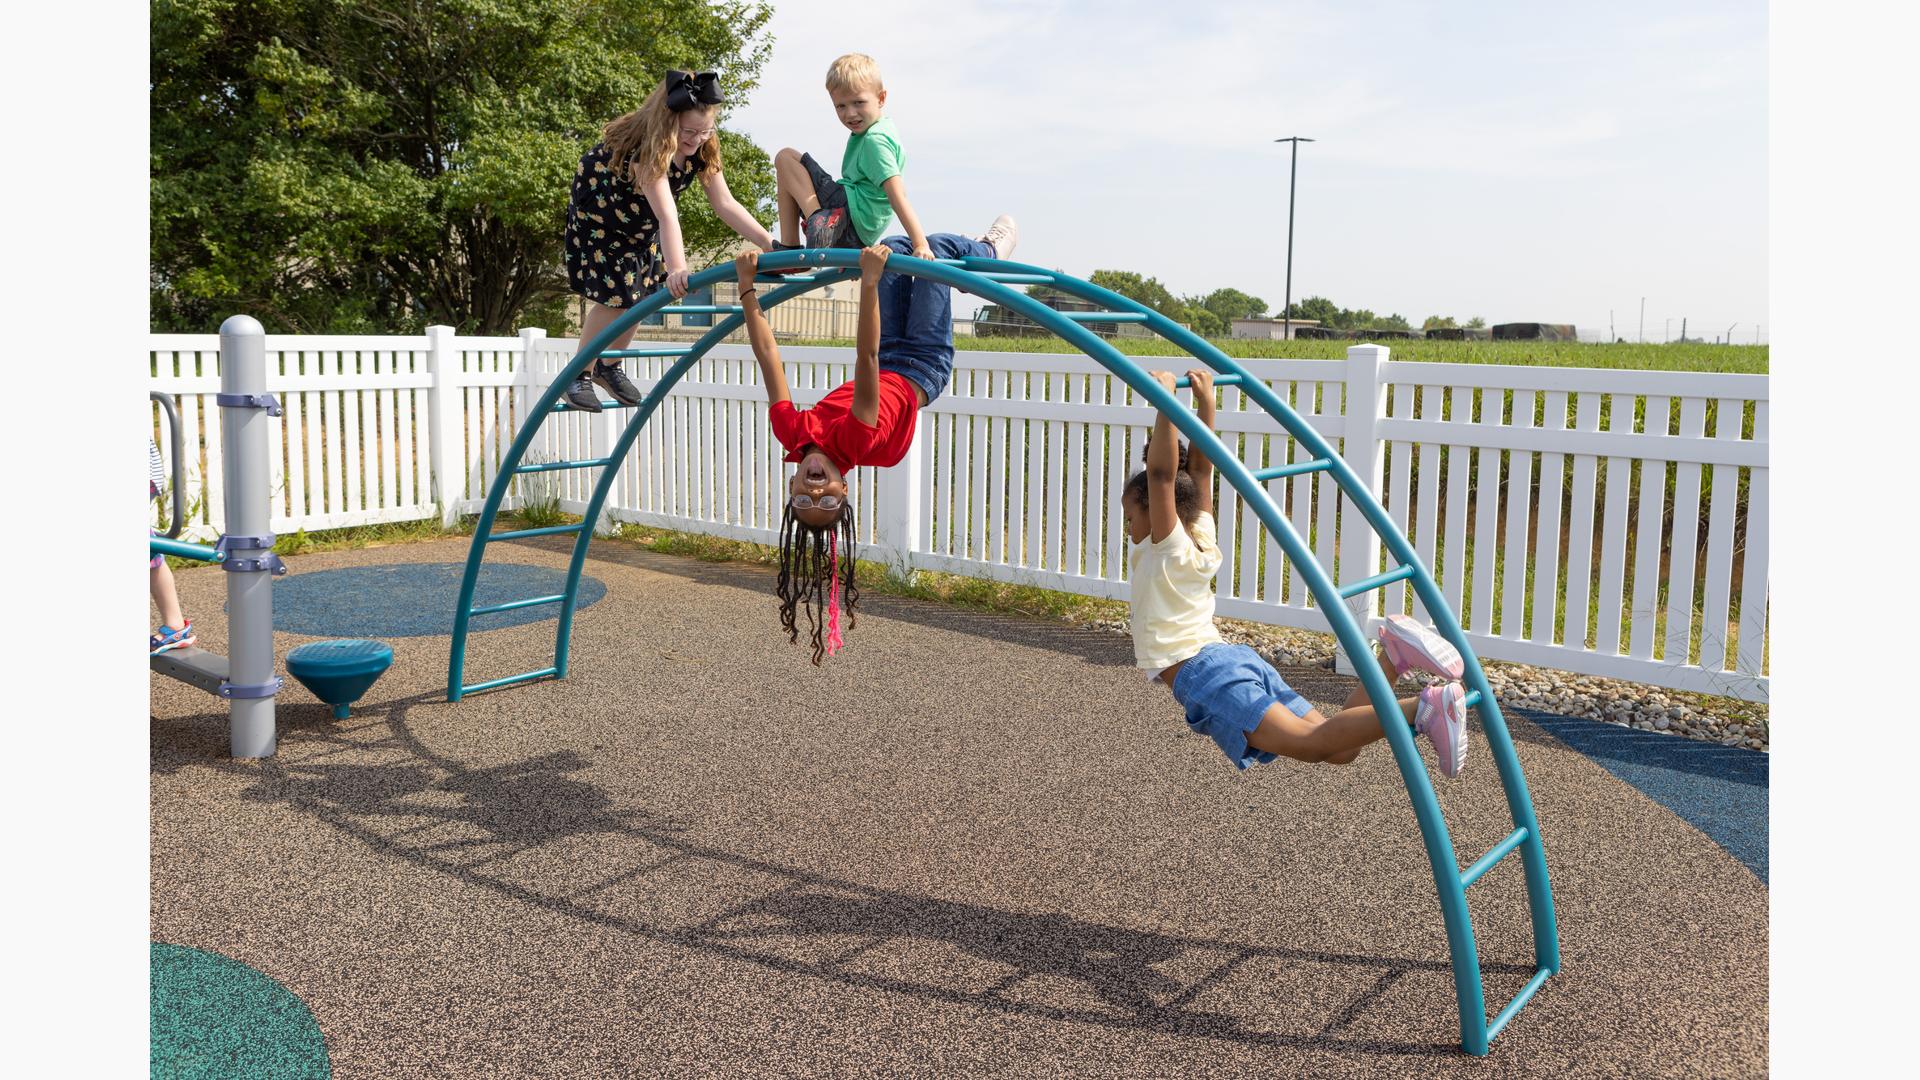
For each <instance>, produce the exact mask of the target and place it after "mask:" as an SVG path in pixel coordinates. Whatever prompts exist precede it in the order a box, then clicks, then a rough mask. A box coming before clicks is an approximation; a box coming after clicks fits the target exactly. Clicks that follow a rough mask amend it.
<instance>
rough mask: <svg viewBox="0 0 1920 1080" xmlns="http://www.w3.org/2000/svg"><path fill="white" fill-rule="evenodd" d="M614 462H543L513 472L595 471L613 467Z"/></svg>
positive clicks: (599, 460)
mask: <svg viewBox="0 0 1920 1080" xmlns="http://www.w3.org/2000/svg"><path fill="white" fill-rule="evenodd" d="M613 462H614V459H613V458H610V457H603V458H594V459H593V460H591V461H543V462H541V463H540V464H538V465H522V466H520V467H519V468H517V469H515V470H513V471H514V472H517V473H523V472H557V471H559V470H561V469H594V468H598V467H600V466H602V465H611V464H613Z"/></svg>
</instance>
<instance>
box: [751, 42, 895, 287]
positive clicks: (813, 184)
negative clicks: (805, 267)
mask: <svg viewBox="0 0 1920 1080" xmlns="http://www.w3.org/2000/svg"><path fill="white" fill-rule="evenodd" d="M827 94H828V95H829V96H830V97H832V98H833V111H834V112H835V113H837V114H838V115H839V117H840V122H841V123H842V124H845V125H846V127H847V130H848V131H850V132H852V134H851V135H849V136H847V152H846V154H845V155H843V156H842V157H841V159H840V174H841V177H842V178H841V179H840V180H835V179H834V178H833V177H831V176H829V175H828V174H827V171H826V170H825V169H822V168H821V167H820V165H819V164H818V163H817V162H815V161H814V160H813V155H812V154H803V153H801V152H800V151H798V150H795V149H793V148H792V147H788V148H786V149H784V150H781V151H780V152H779V153H778V154H775V155H774V158H773V168H774V175H775V177H776V181H777V182H776V190H777V191H778V192H779V198H780V243H779V244H778V245H777V247H787V248H791V247H799V246H802V245H801V243H800V241H801V239H802V231H803V230H804V233H805V241H806V242H805V246H806V247H821V248H825V247H847V248H858V247H865V246H867V245H869V244H875V243H878V242H879V241H880V237H881V234H883V233H885V232H886V231H887V225H888V224H889V223H890V222H891V221H892V219H893V216H894V215H895V214H898V215H900V225H901V227H902V228H903V229H905V230H906V233H907V241H908V243H910V244H911V245H912V249H911V251H909V252H908V254H911V255H914V256H916V257H918V258H922V259H931V258H933V251H932V249H931V248H929V247H928V246H927V234H926V232H925V231H924V230H923V229H921V228H920V219H919V217H917V216H916V215H915V214H914V212H913V205H912V204H911V203H909V202H907V183H906V180H905V179H904V178H903V177H902V176H901V173H902V171H903V170H904V169H905V168H906V165H907V156H906V152H905V151H903V150H901V149H900V136H899V133H898V132H896V131H895V130H894V127H893V121H891V120H889V119H887V118H886V117H884V116H882V115H880V110H881V109H882V108H884V107H885V106H886V104H887V91H886V88H885V87H884V86H882V85H880V68H879V66H878V65H877V64H875V63H874V62H873V57H871V56H867V55H865V54H864V53H848V54H847V55H845V56H842V57H841V58H839V59H838V60H835V61H834V62H833V66H832V67H829V68H828V69H827Z"/></svg>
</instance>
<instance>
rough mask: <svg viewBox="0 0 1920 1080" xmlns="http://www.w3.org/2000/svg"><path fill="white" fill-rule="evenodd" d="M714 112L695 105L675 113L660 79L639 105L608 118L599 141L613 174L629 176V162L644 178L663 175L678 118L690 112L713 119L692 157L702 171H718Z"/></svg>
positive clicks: (675, 141)
mask: <svg viewBox="0 0 1920 1080" xmlns="http://www.w3.org/2000/svg"><path fill="white" fill-rule="evenodd" d="M717 112H718V111H717V110H716V109H715V108H714V107H713V106H711V105H695V106H694V107H693V108H691V109H688V110H686V112H674V111H673V110H672V109H669V108H667V82H666V80H665V79H662V80H660V85H658V86H656V87H654V88H653V93H651V94H648V95H647V99H646V100H645V101H642V102H641V103H640V107H639V108H637V109H635V110H633V111H632V112H630V113H628V114H627V115H625V116H621V117H617V118H615V119H613V120H610V121H608V122H607V126H606V127H605V128H603V129H601V131H600V141H601V142H602V143H604V144H605V145H606V147H607V157H608V158H609V159H610V160H611V165H612V168H613V173H614V175H615V176H624V177H627V178H629V179H631V178H632V176H631V173H630V172H629V171H628V167H629V166H630V165H638V166H639V167H640V175H641V176H642V177H643V178H645V179H649V180H650V179H652V178H653V177H656V176H661V175H663V174H665V173H666V171H667V168H668V166H670V165H672V164H673V152H674V151H675V150H676V149H678V148H679V145H680V130H679V129H680V118H681V117H683V116H686V115H688V114H689V113H699V114H702V115H705V116H708V117H711V118H713V119H714V121H715V130H714V133H713V134H712V135H711V136H709V137H708V139H707V141H706V142H705V143H702V144H701V146H700V149H698V150H695V151H694V152H693V156H694V159H695V160H696V161H698V162H699V164H700V171H701V172H703V173H716V172H719V171H720V132H719V130H718V124H719V117H718V115H717Z"/></svg>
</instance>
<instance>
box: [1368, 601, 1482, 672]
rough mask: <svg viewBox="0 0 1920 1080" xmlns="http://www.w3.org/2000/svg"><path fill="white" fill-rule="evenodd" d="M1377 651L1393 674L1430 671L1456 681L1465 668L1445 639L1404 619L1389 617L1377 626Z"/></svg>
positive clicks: (1395, 616)
mask: <svg viewBox="0 0 1920 1080" xmlns="http://www.w3.org/2000/svg"><path fill="white" fill-rule="evenodd" d="M1380 647H1381V648H1383V649H1385V650H1386V652H1387V659H1388V660H1390V661H1392V662H1393V666H1394V670H1396V671H1413V670H1416V669H1417V670H1420V671H1430V672H1432V673H1433V674H1435V675H1438V676H1440V677H1441V678H1443V679H1458V678H1459V677H1460V676H1461V675H1462V674H1463V673H1464V672H1465V671H1466V670H1467V665H1466V663H1465V662H1464V661H1462V660H1461V659H1460V650H1458V649H1455V648H1454V647H1453V646H1452V645H1451V644H1450V643H1448V641H1447V639H1446V638H1443V637H1441V636H1440V635H1439V634H1436V633H1434V632H1433V631H1431V630H1429V629H1427V628H1426V627H1424V626H1422V625H1420V624H1419V623H1417V622H1415V621H1414V620H1412V619H1410V618H1408V617H1407V616H1405V615H1389V616H1387V621H1386V622H1383V623H1381V624H1380Z"/></svg>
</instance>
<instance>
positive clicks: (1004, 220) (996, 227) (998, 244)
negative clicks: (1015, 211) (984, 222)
mask: <svg viewBox="0 0 1920 1080" xmlns="http://www.w3.org/2000/svg"><path fill="white" fill-rule="evenodd" d="M980 239H981V241H982V242H984V243H988V244H992V245H993V251H994V258H996V259H1004V258H1007V257H1008V256H1010V255H1012V254H1013V245H1015V244H1017V243H1019V242H1020V228H1019V226H1017V225H1015V224H1014V223H1013V215H1011V214H1001V215H1000V216H999V217H997V218H994V219H993V224H991V225H989V226H987V235H985V236H982V237H981V238H980Z"/></svg>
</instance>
